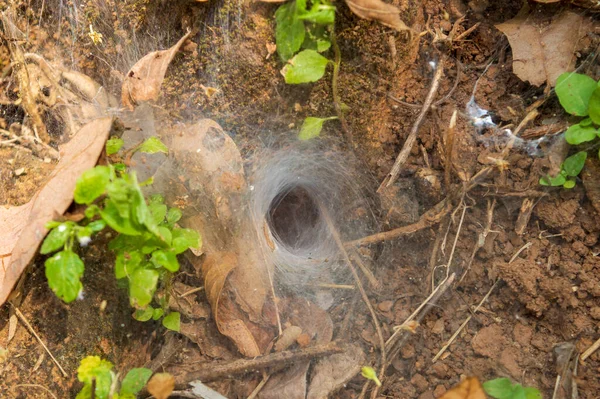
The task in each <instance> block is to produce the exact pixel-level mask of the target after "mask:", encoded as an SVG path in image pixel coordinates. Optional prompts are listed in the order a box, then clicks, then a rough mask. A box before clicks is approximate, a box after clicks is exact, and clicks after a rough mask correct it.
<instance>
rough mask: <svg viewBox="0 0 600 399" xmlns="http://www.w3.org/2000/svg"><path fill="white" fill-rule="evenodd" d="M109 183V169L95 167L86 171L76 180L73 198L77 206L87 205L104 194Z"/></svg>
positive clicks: (106, 167)
mask: <svg viewBox="0 0 600 399" xmlns="http://www.w3.org/2000/svg"><path fill="white" fill-rule="evenodd" d="M109 182H110V169H109V167H108V166H96V167H95V168H93V169H89V170H86V171H85V172H83V173H82V175H81V176H80V177H79V179H77V183H76V185H75V193H74V195H73V198H74V199H75V202H77V203H78V204H86V205H89V204H91V203H92V202H94V200H96V198H98V197H99V196H101V195H102V194H104V193H105V192H106V186H107V185H108V183H109Z"/></svg>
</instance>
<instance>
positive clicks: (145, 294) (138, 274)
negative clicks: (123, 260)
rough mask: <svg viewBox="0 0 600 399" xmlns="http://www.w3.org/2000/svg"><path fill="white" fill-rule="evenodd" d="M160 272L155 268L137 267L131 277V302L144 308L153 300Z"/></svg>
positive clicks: (134, 305) (132, 304)
mask: <svg viewBox="0 0 600 399" xmlns="http://www.w3.org/2000/svg"><path fill="white" fill-rule="evenodd" d="M158 276H159V273H158V271H157V270H153V269H137V270H136V271H135V272H134V273H133V274H132V275H131V277H130V279H129V302H130V303H131V306H133V307H139V308H143V307H146V306H147V305H149V304H150V302H152V297H153V296H154V292H155V291H156V284H157V283H158Z"/></svg>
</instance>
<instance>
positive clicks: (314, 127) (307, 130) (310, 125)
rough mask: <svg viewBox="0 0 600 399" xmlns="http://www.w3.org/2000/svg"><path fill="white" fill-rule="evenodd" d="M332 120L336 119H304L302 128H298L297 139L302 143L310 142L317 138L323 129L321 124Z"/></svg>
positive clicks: (333, 117)
mask: <svg viewBox="0 0 600 399" xmlns="http://www.w3.org/2000/svg"><path fill="white" fill-rule="evenodd" d="M332 119H337V117H336V116H332V117H329V118H315V117H312V116H309V117H308V118H306V119H304V122H303V123H302V127H301V128H300V133H299V134H298V138H299V139H300V140H303V141H304V140H310V139H312V138H314V137H319V135H320V134H321V130H322V129H323V123H324V122H325V121H330V120H332Z"/></svg>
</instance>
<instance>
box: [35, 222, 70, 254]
mask: <svg viewBox="0 0 600 399" xmlns="http://www.w3.org/2000/svg"><path fill="white" fill-rule="evenodd" d="M72 229H73V223H72V222H66V223H61V224H59V225H58V226H57V227H55V228H53V229H52V230H50V233H48V235H47V236H46V239H45V240H44V243H43V244H42V248H41V249H40V253H41V254H42V255H46V254H49V253H51V252H54V251H56V250H57V249H59V248H61V247H63V246H64V245H65V242H66V241H67V238H69V235H70V234H71V231H72Z"/></svg>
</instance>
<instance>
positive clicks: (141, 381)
mask: <svg viewBox="0 0 600 399" xmlns="http://www.w3.org/2000/svg"><path fill="white" fill-rule="evenodd" d="M151 376H152V370H150V369H147V368H134V369H131V370H129V372H128V373H127V375H126V376H125V378H123V382H121V391H120V392H119V393H120V395H123V394H133V395H137V393H138V392H140V391H141V390H142V388H144V386H146V384H147V383H148V380H149V379H150V377H151Z"/></svg>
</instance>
